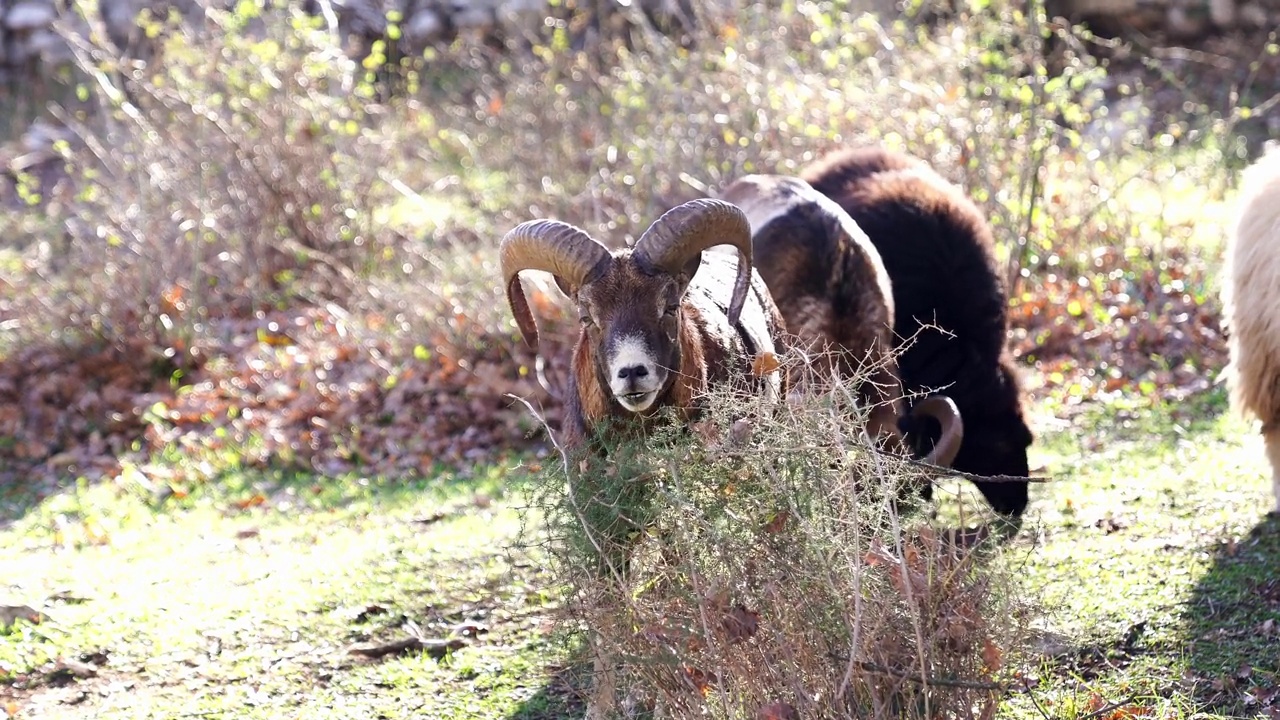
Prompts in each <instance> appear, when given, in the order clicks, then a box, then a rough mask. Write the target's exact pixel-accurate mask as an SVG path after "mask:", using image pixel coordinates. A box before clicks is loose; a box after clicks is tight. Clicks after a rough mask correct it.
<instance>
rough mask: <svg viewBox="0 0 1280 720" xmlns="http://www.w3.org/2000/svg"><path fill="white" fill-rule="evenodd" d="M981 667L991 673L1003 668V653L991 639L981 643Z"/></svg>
mask: <svg viewBox="0 0 1280 720" xmlns="http://www.w3.org/2000/svg"><path fill="white" fill-rule="evenodd" d="M982 665H983V666H984V667H985V668H986V669H987V670H989V671H991V672H995V671H996V670H999V669H1000V668H1001V667H1003V666H1004V653H1003V652H1001V650H1000V646H999V645H996V644H995V641H993V640H992V639H991V638H986V639H985V640H983V642H982Z"/></svg>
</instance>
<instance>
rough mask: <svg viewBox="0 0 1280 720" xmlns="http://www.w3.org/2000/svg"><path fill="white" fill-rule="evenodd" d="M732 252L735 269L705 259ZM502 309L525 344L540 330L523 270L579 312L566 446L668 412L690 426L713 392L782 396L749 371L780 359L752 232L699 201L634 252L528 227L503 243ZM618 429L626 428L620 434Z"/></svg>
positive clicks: (670, 217) (568, 228)
mask: <svg viewBox="0 0 1280 720" xmlns="http://www.w3.org/2000/svg"><path fill="white" fill-rule="evenodd" d="M721 244H724V245H731V246H733V247H734V248H736V249H737V250H738V254H739V257H738V258H732V257H729V256H727V255H725V254H721V253H707V254H706V256H705V257H704V256H703V253H702V251H703V250H705V249H707V248H709V247H712V246H715V245H721ZM500 257H501V264H502V275H503V278H504V280H505V282H506V288H507V300H508V302H509V303H510V305H511V310H512V313H513V314H514V315H515V318H516V323H517V324H518V325H519V327H520V332H521V333H523V335H524V338H525V341H526V342H527V343H528V344H529V345H530V346H532V347H534V348H535V349H536V348H537V343H538V329H537V325H536V323H535V322H534V319H533V314H532V312H531V311H530V310H529V303H528V301H527V300H526V298H525V295H524V291H523V289H522V288H521V285H520V282H519V275H520V273H521V272H523V271H525V270H544V271H546V272H550V273H551V274H552V275H553V276H554V277H555V280H556V284H557V285H558V286H559V287H560V289H561V291H563V292H564V293H565V294H566V295H568V296H569V297H570V298H571V299H572V300H573V301H574V303H575V304H576V305H577V308H578V313H579V317H580V319H581V321H582V329H581V330H580V332H579V334H578V340H577V344H576V345H575V346H574V351H573V360H572V366H571V372H570V376H569V387H568V393H567V397H566V398H565V402H566V405H567V409H566V418H565V424H564V428H563V435H564V439H565V442H566V445H568V446H570V447H575V446H579V445H581V444H582V443H583V442H584V441H585V440H587V439H588V438H589V436H591V435H592V434H593V433H594V431H595V430H596V429H597V426H599V425H601V424H602V423H603V422H604V421H605V420H607V419H608V420H613V421H614V422H613V423H612V424H613V425H614V426H616V427H620V428H623V429H624V430H625V429H630V428H636V427H643V426H645V425H647V424H649V423H650V422H651V419H652V418H653V417H654V416H655V414H656V413H657V412H658V410H659V409H661V408H663V407H667V406H674V407H675V408H677V409H678V411H679V412H680V413H681V415H682V416H684V417H685V418H687V419H691V418H692V417H693V416H695V415H696V414H697V413H698V411H699V410H700V398H701V397H702V396H703V395H705V393H706V391H707V389H708V388H709V387H710V386H711V385H713V384H717V383H727V382H735V383H742V384H744V385H757V386H758V387H755V388H754V389H755V390H757V391H759V392H762V393H764V394H765V395H766V396H768V398H777V397H778V396H779V395H780V394H781V392H782V387H781V383H782V380H781V377H780V373H771V374H767V375H765V376H764V377H763V378H757V377H754V376H753V374H752V373H751V367H752V361H753V359H754V358H755V357H756V356H757V355H759V354H761V353H774V352H777V351H779V350H780V347H779V346H778V343H777V340H778V339H779V338H780V335H781V332H782V330H783V322H782V317H781V316H780V315H779V314H778V310H777V308H776V307H774V304H773V301H772V299H771V298H770V297H769V291H768V289H767V288H766V286H765V284H764V281H763V280H761V279H760V277H759V275H757V274H756V273H755V272H754V271H753V269H752V263H751V231H750V226H749V225H748V224H747V219H746V217H744V216H743V214H742V211H741V210H739V209H738V208H736V207H734V206H733V205H730V204H728V203H724V202H720V201H718V200H712V199H702V200H694V201H691V202H688V203H685V204H683V205H680V206H679V207H676V208H674V209H672V210H670V211H669V212H667V213H666V214H664V215H663V216H662V217H661V218H659V219H658V220H657V222H655V223H654V224H653V225H652V226H651V227H650V228H649V229H648V230H647V231H645V233H644V234H643V235H641V237H640V239H639V240H637V241H636V244H635V247H634V249H622V250H617V251H614V252H610V251H609V249H608V248H606V247H605V246H604V245H603V244H601V243H600V242H598V241H597V240H595V239H594V238H592V237H591V236H590V235H588V234H587V233H586V231H584V230H581V229H579V228H576V227H574V226H572V225H568V224H565V223H562V222H557V221H554V220H531V221H529V222H526V223H522V224H521V225H519V226H517V227H516V228H514V229H513V230H511V231H510V232H509V233H507V235H506V237H504V238H503V240H502V247H501V251H500ZM618 421H622V422H618Z"/></svg>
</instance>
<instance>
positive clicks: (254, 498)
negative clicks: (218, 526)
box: [235, 493, 267, 510]
mask: <svg viewBox="0 0 1280 720" xmlns="http://www.w3.org/2000/svg"><path fill="white" fill-rule="evenodd" d="M266 502H267V496H266V495H263V494H261V493H258V494H257V495H250V496H249V497H247V498H244V499H243V500H237V501H236V502H235V506H236V507H238V508H240V509H241V510H248V509H249V508H251V507H258V506H259V505H265V504H266Z"/></svg>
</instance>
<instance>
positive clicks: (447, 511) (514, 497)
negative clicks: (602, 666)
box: [0, 391, 1280, 718]
mask: <svg viewBox="0 0 1280 720" xmlns="http://www.w3.org/2000/svg"><path fill="white" fill-rule="evenodd" d="M1224 405H1225V403H1224V400H1223V397H1222V394H1221V392H1220V391H1215V392H1213V393H1209V394H1208V395H1205V396H1201V397H1199V398H1197V399H1195V400H1193V401H1189V402H1185V403H1182V404H1179V405H1177V406H1168V405H1153V404H1152V403H1150V402H1148V401H1146V400H1144V399H1140V398H1139V399H1130V400H1128V401H1126V402H1122V403H1117V404H1115V405H1113V406H1111V407H1109V408H1106V409H1101V408H1099V409H1093V410H1090V411H1088V412H1084V413H1079V414H1078V415H1076V417H1075V419H1074V421H1073V423H1072V424H1071V425H1070V426H1065V427H1057V428H1055V427H1054V426H1053V425H1054V424H1053V423H1052V422H1051V421H1050V420H1049V419H1048V418H1047V416H1046V417H1044V418H1042V420H1041V422H1040V423H1039V425H1040V426H1041V428H1042V432H1041V442H1040V443H1039V444H1038V445H1037V449H1036V453H1035V460H1036V461H1037V462H1038V463H1041V464H1042V465H1043V466H1044V472H1045V474H1048V475H1050V476H1052V477H1053V478H1054V479H1055V482H1054V483H1052V484H1050V485H1046V486H1043V487H1040V488H1038V489H1037V493H1036V495H1035V499H1034V506H1033V510H1032V516H1031V518H1030V519H1029V521H1028V523H1027V526H1026V527H1025V528H1024V530H1023V533H1022V534H1021V535H1020V536H1019V538H1018V540H1017V541H1016V542H1017V545H1018V547H1017V549H1016V551H1015V552H1013V553H1010V556H1011V557H1012V558H1014V559H1015V561H1016V562H1019V563H1022V564H1023V577H1024V583H1023V584H1024V587H1023V589H1022V591H1023V592H1027V593H1029V594H1031V595H1032V596H1033V597H1035V598H1037V599H1038V600H1039V602H1040V604H1041V605H1042V606H1043V607H1044V608H1045V609H1046V612H1047V615H1046V617H1045V619H1044V621H1043V626H1044V627H1043V637H1041V638H1039V642H1040V643H1041V644H1042V646H1043V647H1044V649H1045V652H1046V653H1048V654H1045V653H1041V654H1039V655H1036V656H1035V658H1036V659H1035V660H1033V661H1032V663H1031V664H1030V665H1029V666H1028V667H1027V668H1025V671H1024V673H1023V677H1024V678H1025V679H1026V682H1027V684H1028V685H1029V690H1027V691H1025V692H1015V693H1013V694H1011V696H1010V697H1009V699H1008V700H1007V702H1006V704H1005V707H1004V711H1003V712H1002V713H1001V715H1002V716H1008V717H1016V718H1039V717H1044V716H1045V715H1047V716H1048V717H1051V718H1075V717H1081V716H1083V715H1085V714H1087V713H1088V712H1089V711H1090V710H1092V709H1095V708H1096V707H1097V706H1098V704H1099V703H1100V702H1118V701H1123V700H1127V699H1132V702H1133V703H1134V704H1136V705H1138V706H1141V707H1145V708H1151V709H1153V710H1154V711H1155V712H1156V716H1158V717H1169V718H1184V717H1191V716H1193V715H1194V716H1196V717H1253V716H1256V715H1258V713H1259V712H1260V711H1259V710H1258V707H1257V706H1256V705H1251V704H1250V702H1249V700H1248V698H1249V697H1250V693H1259V692H1263V691H1265V690H1266V689H1268V688H1271V687H1274V686H1275V685H1276V683H1277V681H1278V679H1280V652H1277V651H1276V650H1275V648H1276V647H1280V635H1272V636H1270V637H1266V636H1263V635H1262V634H1261V633H1262V629H1263V628H1265V627H1268V626H1266V625H1265V623H1267V622H1268V621H1272V624H1271V626H1270V627H1271V628H1273V629H1272V632H1273V633H1280V630H1277V629H1275V626H1278V625H1280V581H1277V579H1278V578H1280V573H1278V572H1277V568H1278V566H1280V524H1277V522H1276V521H1274V520H1267V519H1266V518H1265V512H1266V510H1267V509H1268V508H1269V507H1270V506H1271V498H1270V494H1269V483H1268V482H1266V480H1265V479H1264V477H1265V471H1266V466H1265V460H1264V459H1263V455H1262V452H1261V447H1260V442H1259V440H1258V438H1257V437H1256V434H1255V433H1254V432H1253V431H1252V429H1251V427H1250V426H1248V425H1247V424H1245V423H1244V422H1242V421H1240V420H1237V419H1235V418H1232V417H1229V416H1227V415H1225V414H1224ZM1053 409H1054V408H1053V407H1052V406H1042V408H1041V412H1042V413H1048V412H1049V411H1052V410H1053ZM1058 424H1059V425H1061V424H1062V423H1058ZM153 472H154V471H153ZM138 473H140V474H142V475H145V471H142V470H139V471H138ZM142 475H135V474H132V473H127V474H126V476H125V479H124V480H122V481H119V482H116V483H104V484H99V485H93V486H83V485H82V486H78V487H76V488H73V489H71V490H68V491H65V492H63V493H61V494H59V495H56V496H54V497H51V498H48V499H46V500H44V501H42V502H40V503H39V504H36V505H31V506H26V507H22V508H9V509H8V511H10V512H12V514H13V515H15V516H16V517H15V518H14V519H13V520H12V522H10V523H9V524H8V526H7V527H6V528H5V529H4V530H3V531H0V568H4V575H3V578H2V579H0V603H3V604H19V603H26V604H29V605H32V606H35V607H39V608H43V609H44V610H45V611H46V612H47V614H48V618H49V619H48V621H47V622H45V623H42V624H40V625H35V626H33V625H28V624H26V623H21V622H20V623H18V625H17V626H16V627H14V628H13V629H11V630H9V631H7V632H4V631H0V672H4V673H5V674H6V679H5V680H4V681H3V682H0V710H11V711H14V712H16V713H17V717H21V718H36V717H38V718H83V717H96V718H171V717H184V716H196V717H224V718H295V717H307V718H325V717H334V718H337V717H371V718H408V717H451V718H453V717H456V718H558V717H576V716H578V714H580V710H579V712H578V713H575V711H574V708H579V707H580V706H578V705H577V704H576V702H575V700H574V697H573V693H572V691H571V689H570V685H571V684H572V683H570V682H568V681H566V680H565V678H564V677H563V671H562V670H561V668H563V667H565V666H566V665H568V664H569V662H570V660H569V658H570V657H571V653H570V651H569V650H568V649H566V648H565V647H564V645H563V644H562V643H561V642H560V641H559V640H558V639H557V637H556V636H554V635H553V634H551V633H550V632H549V629H550V626H551V623H550V620H551V618H552V615H553V613H554V611H555V608H556V594H555V589H556V586H555V584H554V582H553V579H552V578H551V577H549V574H548V572H547V571H546V569H545V566H544V563H543V562H542V561H541V560H540V559H539V556H538V554H537V553H536V551H534V550H527V549H522V547H523V546H522V540H521V539H522V537H523V536H522V535H521V526H520V517H519V512H518V509H517V506H518V505H519V503H520V499H519V493H518V492H514V491H513V489H515V488H518V483H516V481H515V480H514V479H513V478H511V477H509V476H508V475H507V474H506V472H505V471H504V470H503V469H502V468H501V467H489V468H483V469H477V470H476V471H474V472H471V473H465V474H451V473H441V474H440V475H439V476H438V477H435V478H431V479H428V480H424V481H422V482H420V483H408V484H406V483H389V482H377V481H369V480H361V479H360V478H358V477H354V476H353V477H344V478H333V479H320V478H315V477H310V476H296V475H293V476H291V475H283V474H271V473H262V472H254V473H250V472H243V471H237V472H234V473H229V474H226V475H223V476H221V477H215V478H213V479H211V480H209V481H206V482H205V483H204V484H203V485H199V486H196V487H195V490H193V491H192V492H191V494H190V495H188V496H186V497H184V498H181V499H179V498H176V497H173V496H170V497H168V498H167V499H165V500H160V499H158V498H159V497H161V495H158V494H157V493H156V492H155V486H156V485H157V483H151V484H148V483H146V482H144V480H145V478H143V477H142ZM159 485H161V486H163V483H159ZM427 521H429V522H427ZM460 623H479V624H481V625H483V626H484V628H485V629H487V632H484V633H482V634H479V635H477V636H475V637H474V638H472V639H471V640H470V641H469V645H468V646H466V647H464V648H462V649H460V650H458V651H456V652H454V653H453V654H452V655H450V656H448V657H446V658H444V659H443V660H437V659H435V658H433V657H430V656H429V655H426V654H423V653H412V654H409V655H406V656H393V657H388V658H384V659H381V660H369V659H364V658H360V657H357V656H355V655H352V654H350V652H349V650H350V648H351V647H353V646H356V645H360V644H377V643H386V642H390V641H394V640H398V639H401V638H404V637H407V636H408V635H409V634H410V632H411V630H412V628H414V627H415V626H416V627H417V628H418V629H420V631H421V633H422V635H423V636H426V637H447V636H448V635H449V634H450V631H451V629H452V628H454V627H455V626H457V625H458V624H460ZM95 653H100V654H103V655H105V662H103V659H104V658H103V657H102V656H101V655H99V656H97V657H95V656H94V654H95ZM80 657H87V658H89V659H90V660H91V661H94V662H98V663H100V665H97V666H95V667H97V668H98V675H97V676H96V677H94V678H90V679H83V680H69V679H68V678H66V677H65V676H63V675H59V673H57V672H56V669H55V663H56V661H57V660H58V659H60V658H71V659H76V658H80ZM1197 713H1199V714H1197ZM1264 717H1265V716H1264Z"/></svg>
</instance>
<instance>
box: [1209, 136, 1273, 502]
mask: <svg viewBox="0 0 1280 720" xmlns="http://www.w3.org/2000/svg"><path fill="white" fill-rule="evenodd" d="M1235 217H1236V224H1235V228H1234V229H1233V231H1232V234H1231V236H1230V237H1229V238H1228V240H1227V253H1226V255H1227V256H1226V267H1225V268H1224V277H1225V279H1226V282H1224V283H1223V288H1222V304H1223V308H1224V313H1225V318H1226V326H1227V329H1228V332H1229V334H1230V340H1229V342H1228V346H1229V349H1230V352H1231V362H1230V363H1229V365H1228V366H1227V383H1228V387H1230V389H1231V403H1232V405H1233V406H1234V407H1235V408H1236V409H1237V410H1238V411H1240V412H1241V413H1242V414H1244V415H1246V416H1248V415H1252V416H1255V417H1257V418H1258V419H1259V420H1261V421H1262V437H1263V440H1264V442H1265V444H1266V449H1267V460H1268V461H1270V463H1271V484H1272V490H1273V491H1274V493H1275V499H1276V506H1275V512H1277V513H1280V146H1273V147H1269V148H1268V149H1267V150H1266V152H1265V153H1264V154H1263V157H1262V158H1261V159H1259V160H1258V161H1257V162H1256V163H1254V164H1253V165H1252V166H1250V167H1249V169H1247V170H1245V172H1244V176H1243V181H1242V183H1241V186H1240V199H1239V204H1238V205H1237V209H1236V216H1235Z"/></svg>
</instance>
